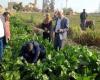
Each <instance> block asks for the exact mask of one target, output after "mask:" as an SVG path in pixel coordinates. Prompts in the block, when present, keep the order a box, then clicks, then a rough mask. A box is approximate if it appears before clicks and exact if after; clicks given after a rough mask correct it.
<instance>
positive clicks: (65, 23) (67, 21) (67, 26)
mask: <svg viewBox="0 0 100 80" xmlns="http://www.w3.org/2000/svg"><path fill="white" fill-rule="evenodd" d="M63 21H64V25H63V28H62V29H60V30H59V32H62V33H63V32H66V31H68V29H69V19H68V18H65V19H64V20H63Z"/></svg>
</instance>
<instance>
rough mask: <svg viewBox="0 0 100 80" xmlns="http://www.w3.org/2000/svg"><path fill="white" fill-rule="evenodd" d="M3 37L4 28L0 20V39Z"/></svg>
mask: <svg viewBox="0 0 100 80" xmlns="http://www.w3.org/2000/svg"><path fill="white" fill-rule="evenodd" d="M2 37H4V26H3V22H2V20H1V18H0V38H2Z"/></svg>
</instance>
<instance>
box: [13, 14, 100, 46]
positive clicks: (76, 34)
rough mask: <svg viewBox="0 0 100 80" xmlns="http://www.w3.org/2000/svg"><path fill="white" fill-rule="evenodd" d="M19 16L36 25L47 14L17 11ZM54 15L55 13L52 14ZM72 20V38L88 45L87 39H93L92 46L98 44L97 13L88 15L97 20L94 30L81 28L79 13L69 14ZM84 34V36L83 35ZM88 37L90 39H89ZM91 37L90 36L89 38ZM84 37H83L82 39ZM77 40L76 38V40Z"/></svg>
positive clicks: (99, 26) (99, 21)
mask: <svg viewBox="0 0 100 80" xmlns="http://www.w3.org/2000/svg"><path fill="white" fill-rule="evenodd" d="M15 15H16V16H17V17H19V18H20V19H21V20H23V21H24V22H25V24H28V26H31V27H33V26H36V25H38V24H40V23H42V21H43V19H44V18H45V16H44V15H45V14H43V13H36V12H34V13H16V14H15ZM52 16H53V15H52ZM67 17H68V18H69V20H70V31H71V32H70V34H69V37H70V39H72V40H74V39H77V41H78V42H77V43H79V41H80V40H81V42H80V43H79V44H81V43H82V45H88V43H87V42H88V41H86V40H89V41H90V40H91V39H93V40H92V41H90V42H93V41H94V42H93V44H92V43H91V45H90V46H97V45H95V44H98V43H96V41H98V42H99V43H100V41H99V40H100V18H99V17H98V15H97V14H89V15H88V20H94V21H95V30H94V31H92V30H90V29H87V30H86V31H82V30H81V29H80V16H79V14H77V15H72V16H67ZM53 26H54V25H53ZM82 36H84V38H83V37H82ZM87 37H88V39H87ZM89 37H90V38H89ZM81 38H82V39H81ZM75 41H76V40H75ZM83 43H84V44H83ZM98 45H100V44H98Z"/></svg>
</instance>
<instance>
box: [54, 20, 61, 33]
mask: <svg viewBox="0 0 100 80" xmlns="http://www.w3.org/2000/svg"><path fill="white" fill-rule="evenodd" d="M60 27H61V19H58V20H57V25H56V29H55V32H57V31H58V30H59V29H60Z"/></svg>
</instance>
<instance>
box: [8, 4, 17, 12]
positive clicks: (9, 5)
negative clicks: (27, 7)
mask: <svg viewBox="0 0 100 80" xmlns="http://www.w3.org/2000/svg"><path fill="white" fill-rule="evenodd" d="M15 4H16V2H8V10H11V11H12V10H14V9H13V6H14V5H15Z"/></svg>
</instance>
